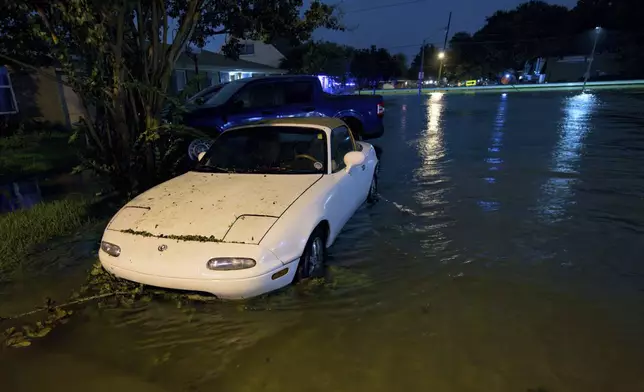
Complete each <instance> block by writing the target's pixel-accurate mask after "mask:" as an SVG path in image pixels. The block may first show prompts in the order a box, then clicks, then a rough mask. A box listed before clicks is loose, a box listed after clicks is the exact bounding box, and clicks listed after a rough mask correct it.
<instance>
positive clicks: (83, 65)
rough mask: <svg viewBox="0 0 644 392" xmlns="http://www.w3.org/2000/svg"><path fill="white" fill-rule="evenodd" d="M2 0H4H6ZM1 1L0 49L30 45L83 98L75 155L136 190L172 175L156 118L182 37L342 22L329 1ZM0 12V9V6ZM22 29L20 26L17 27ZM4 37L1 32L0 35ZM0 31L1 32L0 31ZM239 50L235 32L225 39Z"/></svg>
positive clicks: (283, 31)
mask: <svg viewBox="0 0 644 392" xmlns="http://www.w3.org/2000/svg"><path fill="white" fill-rule="evenodd" d="M6 1H8V0H6ZM14 3H15V5H14V6H12V7H10V8H9V9H10V11H11V13H10V15H11V16H10V17H7V15H6V14H3V16H0V20H1V21H2V22H3V23H5V24H6V23H7V21H13V22H12V24H9V26H10V27H11V30H10V31H11V33H10V34H11V35H10V37H13V38H15V37H20V39H19V40H18V43H17V45H14V47H13V48H10V47H9V45H8V42H6V40H5V42H3V44H4V46H3V47H2V48H3V53H4V54H6V55H9V56H10V57H11V55H12V54H13V55H16V56H17V55H18V54H19V53H20V51H23V50H24V49H25V46H24V45H31V44H32V43H33V45H34V46H33V48H38V49H39V50H40V51H41V52H42V55H43V57H49V58H52V59H53V60H54V61H55V62H56V63H57V65H58V66H60V67H61V68H62V69H63V70H64V71H65V73H66V75H67V82H68V83H69V84H70V85H71V86H72V87H73V89H74V90H75V91H76V92H77V93H78V95H79V97H80V100H81V102H82V104H83V107H84V114H85V115H84V123H83V127H82V129H81V131H82V133H83V135H84V136H86V138H87V140H88V142H89V145H90V148H89V151H88V154H87V155H86V157H85V158H86V159H85V160H84V164H85V165H86V166H89V167H91V168H93V169H94V170H96V171H98V172H99V173H103V174H106V175H108V176H109V177H110V179H111V180H112V183H113V185H114V186H115V187H116V188H118V189H120V190H126V191H139V190H142V189H145V188H147V187H149V186H151V185H153V184H155V183H156V182H158V181H160V180H163V179H164V178H166V177H167V176H169V175H171V174H172V173H170V172H169V171H168V170H166V169H167V168H168V166H167V165H166V164H165V163H164V162H166V161H167V160H168V159H170V158H171V157H173V156H174V152H175V151H176V148H177V147H176V146H177V145H176V143H174V142H173V140H175V139H176V137H177V134H178V133H177V131H178V128H177V127H174V126H172V125H171V124H167V123H164V122H163V121H162V110H163V108H164V106H165V104H166V102H167V100H168V95H167V91H168V87H169V85H170V80H171V79H170V78H171V75H172V71H173V69H174V65H175V63H176V61H177V59H178V57H179V56H180V55H181V53H182V52H183V51H184V50H185V49H186V47H188V45H189V44H195V45H197V46H203V45H204V44H205V43H206V42H207V41H208V39H209V38H210V37H212V36H215V35H219V34H230V35H232V36H234V37H236V38H239V39H244V38H261V39H265V40H269V39H272V38H274V37H278V36H279V37H292V38H293V39H300V40H301V39H308V38H309V37H310V34H311V32H312V31H313V30H314V29H315V28H317V27H326V28H332V29H341V25H340V24H339V21H338V19H337V18H336V16H334V10H335V9H334V7H332V6H329V5H325V4H323V3H321V2H319V1H317V0H314V1H313V2H311V3H310V7H309V9H308V10H306V11H305V12H304V16H303V17H300V11H301V7H302V4H303V2H302V0H241V1H230V0H113V1H105V0H54V1H44V0H35V1H33V0H32V1H28V0H18V1H16V2H14ZM3 12H4V10H3ZM25 27H26V28H27V29H25V30H20V29H23V28H25ZM4 38H6V37H4ZM4 38H3V39H4ZM224 49H225V52H226V53H227V54H228V55H230V56H233V57H234V56H235V55H236V54H237V53H238V51H239V44H238V43H237V41H236V40H229V41H228V44H227V46H226V47H225V48H224Z"/></svg>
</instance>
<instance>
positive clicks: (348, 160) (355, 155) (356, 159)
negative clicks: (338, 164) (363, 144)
mask: <svg viewBox="0 0 644 392" xmlns="http://www.w3.org/2000/svg"><path fill="white" fill-rule="evenodd" d="M363 163H364V154H363V153H361V152H359V151H351V152H348V153H347V154H346V155H345V156H344V164H345V165H346V171H347V173H350V172H351V168H353V167H354V166H359V165H362V164H363Z"/></svg>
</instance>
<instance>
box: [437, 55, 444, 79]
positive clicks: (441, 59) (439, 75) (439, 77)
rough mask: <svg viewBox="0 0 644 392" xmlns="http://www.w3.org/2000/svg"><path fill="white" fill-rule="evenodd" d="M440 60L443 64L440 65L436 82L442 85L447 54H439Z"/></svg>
mask: <svg viewBox="0 0 644 392" xmlns="http://www.w3.org/2000/svg"><path fill="white" fill-rule="evenodd" d="M438 59H439V60H440V61H441V62H440V64H439V65H438V79H436V82H438V83H440V82H441V74H442V73H443V60H445V52H440V53H438Z"/></svg>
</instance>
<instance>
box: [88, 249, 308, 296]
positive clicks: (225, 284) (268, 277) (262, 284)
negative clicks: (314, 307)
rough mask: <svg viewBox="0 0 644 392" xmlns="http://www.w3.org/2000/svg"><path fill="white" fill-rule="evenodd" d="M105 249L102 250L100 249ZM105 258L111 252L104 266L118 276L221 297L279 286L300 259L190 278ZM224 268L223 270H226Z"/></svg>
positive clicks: (252, 293) (289, 277) (291, 274)
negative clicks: (238, 273)
mask: <svg viewBox="0 0 644 392" xmlns="http://www.w3.org/2000/svg"><path fill="white" fill-rule="evenodd" d="M101 253H103V252H101ZM104 258H110V256H108V255H103V257H101V263H102V264H103V267H104V268H105V269H106V270H107V271H109V272H110V273H112V274H114V275H116V276H118V277H119V278H122V279H126V280H131V281H133V282H137V283H142V284H145V285H149V286H155V287H162V288H167V289H175V290H186V291H201V292H205V293H210V294H213V295H215V296H216V297H217V298H222V299H245V298H251V297H256V296H258V295H262V294H265V293H268V292H271V291H274V290H277V289H280V288H282V287H284V286H286V285H288V284H289V283H291V282H292V281H293V277H294V275H295V270H296V268H297V263H291V264H289V265H288V266H282V267H279V268H276V269H274V270H272V271H270V272H268V273H265V274H263V275H259V276H253V277H249V278H239V279H187V278H172V277H167V276H158V275H150V274H146V273H142V272H137V271H132V270H129V269H125V268H121V267H117V266H116V265H115V264H114V263H111V262H109V261H108V262H105V261H104V260H103V259H104ZM285 268H288V272H287V273H286V274H285V275H283V276H281V277H279V278H277V279H273V278H272V276H273V274H275V273H277V272H279V271H281V270H283V269H285ZM225 272H226V271H223V272H222V273H225Z"/></svg>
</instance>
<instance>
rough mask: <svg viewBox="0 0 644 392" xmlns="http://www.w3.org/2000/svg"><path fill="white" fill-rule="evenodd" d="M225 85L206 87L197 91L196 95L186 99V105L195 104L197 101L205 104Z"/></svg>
mask: <svg viewBox="0 0 644 392" xmlns="http://www.w3.org/2000/svg"><path fill="white" fill-rule="evenodd" d="M225 85H226V83H224V84H218V85H215V86H211V87H207V88H205V89H203V90H201V91H199V92H198V93H197V94H195V95H193V96H192V97H190V98H188V103H194V102H197V101H198V100H200V101H202V102H206V101H207V100H209V99H210V98H212V97H213V96H214V95H215V94H217V93H218V92H219V90H221V89H222V88H223V87H224V86H225Z"/></svg>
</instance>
